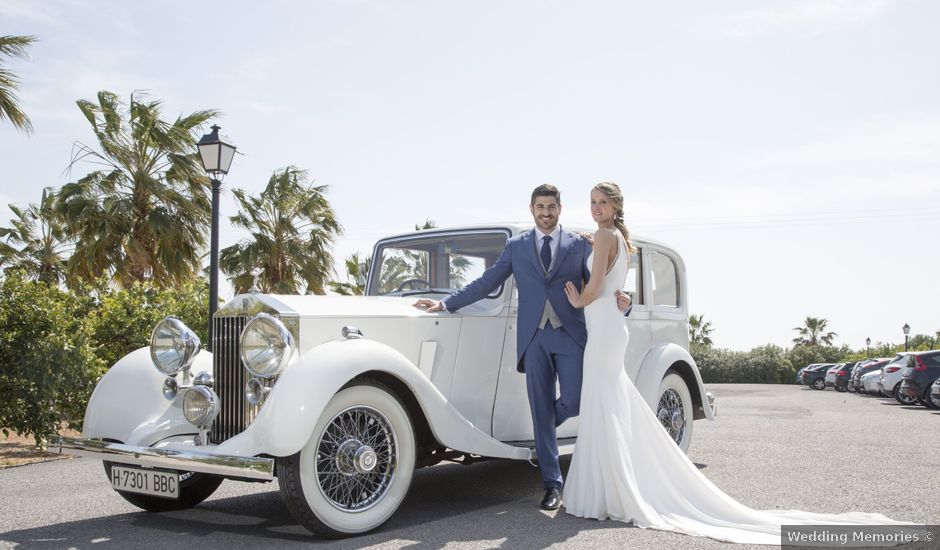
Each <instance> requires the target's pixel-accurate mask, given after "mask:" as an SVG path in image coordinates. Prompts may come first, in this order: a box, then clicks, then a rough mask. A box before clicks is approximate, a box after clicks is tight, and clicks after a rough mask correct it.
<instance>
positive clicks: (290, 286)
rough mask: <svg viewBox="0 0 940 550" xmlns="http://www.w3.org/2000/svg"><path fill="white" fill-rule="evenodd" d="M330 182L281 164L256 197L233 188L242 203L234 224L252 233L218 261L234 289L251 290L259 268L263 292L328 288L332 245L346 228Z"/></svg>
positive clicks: (320, 291) (310, 291) (311, 291)
mask: <svg viewBox="0 0 940 550" xmlns="http://www.w3.org/2000/svg"><path fill="white" fill-rule="evenodd" d="M326 189H327V186H325V185H320V186H314V185H312V184H308V183H307V172H306V171H304V170H301V169H299V168H297V167H295V166H288V167H287V168H284V169H282V170H277V171H275V172H274V174H272V175H271V178H270V179H269V180H268V185H267V186H266V187H265V189H264V191H262V192H261V194H260V195H259V196H257V197H254V196H250V195H248V194H247V193H246V192H245V191H244V190H242V189H236V190H235V191H234V195H235V198H236V199H237V200H238V203H239V205H240V209H239V212H238V214H237V215H235V216H233V217H232V218H230V219H231V221H232V224H233V225H235V226H236V227H241V228H243V229H246V230H248V231H249V232H250V233H251V238H250V239H247V240H243V241H242V242H240V243H237V244H235V245H232V246H229V247H227V248H224V249H222V251H221V252H220V254H219V267H220V268H221V269H222V272H223V273H225V274H226V275H227V276H228V277H229V278H230V279H231V281H232V286H233V287H234V288H235V292H236V293H242V292H247V291H248V289H249V288H251V286H252V284H253V282H254V275H252V273H251V272H252V270H253V269H255V268H258V269H260V270H261V274H260V275H259V277H258V283H259V286H260V289H261V291H262V292H271V293H275V294H304V293H306V294H324V293H325V290H326V284H327V281H328V280H329V278H330V275H331V274H332V271H333V257H332V255H331V254H330V245H331V244H332V243H333V240H334V239H335V237H336V236H337V235H339V234H341V233H342V228H341V226H340V224H339V222H338V221H337V219H336V214H335V212H334V211H333V208H332V207H331V206H330V203H329V201H327V199H326V195H325V192H326Z"/></svg>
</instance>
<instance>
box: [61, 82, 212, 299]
mask: <svg viewBox="0 0 940 550" xmlns="http://www.w3.org/2000/svg"><path fill="white" fill-rule="evenodd" d="M78 107H79V109H80V110H81V112H82V114H83V115H84V116H85V118H86V119H87V120H88V123H89V124H90V125H91V127H92V130H93V132H94V135H95V138H96V141H97V148H94V147H91V146H88V145H85V144H83V143H80V142H79V143H76V146H75V150H74V154H73V157H72V162H71V165H70V169H73V168H75V167H76V166H77V165H78V164H79V163H90V164H93V165H95V166H98V167H99V168H98V169H96V170H93V171H92V172H90V173H88V174H87V175H85V176H83V177H81V178H80V179H78V180H77V181H75V182H72V183H68V184H66V185H65V186H64V187H62V189H61V190H60V192H59V201H58V206H57V210H58V212H59V213H60V214H61V215H62V216H63V218H64V220H65V223H66V225H67V227H68V228H69V230H70V231H71V232H72V233H73V234H74V236H75V238H76V243H75V252H74V253H73V254H72V256H71V258H70V259H69V262H68V272H69V282H70V284H74V283H76V282H79V281H92V280H94V279H97V278H99V277H102V276H108V277H113V279H114V280H115V281H116V282H117V283H118V284H119V285H122V286H129V285H131V284H133V283H134V282H140V281H145V280H152V281H153V282H155V283H156V284H158V285H161V286H167V285H169V284H171V283H180V282H183V281H187V280H190V279H192V278H194V277H195V276H196V275H197V274H198V273H199V272H200V270H201V264H202V251H203V249H204V247H205V244H206V233H207V231H206V230H207V228H208V226H209V221H210V210H211V201H210V197H209V192H210V187H209V180H208V178H207V177H206V175H205V173H204V171H203V169H202V165H201V164H200V161H199V158H198V154H197V152H196V140H197V137H198V136H197V134H198V129H199V128H200V127H201V126H202V125H203V124H204V123H205V122H206V121H208V120H209V119H210V118H211V117H213V116H216V114H217V113H216V112H215V111H211V110H207V111H196V112H194V113H191V114H189V115H186V116H180V117H178V118H177V119H176V120H175V121H174V122H172V123H169V122H165V121H164V120H163V119H162V118H161V112H160V108H161V104H160V102H159V101H147V100H145V99H144V98H143V97H142V96H141V95H140V94H137V95H134V94H132V95H131V97H130V102H129V103H128V104H127V105H124V104H123V103H122V102H121V100H120V99H119V97H118V96H117V95H116V94H113V93H111V92H108V91H101V92H98V97H97V103H95V102H91V101H86V100H79V101H78Z"/></svg>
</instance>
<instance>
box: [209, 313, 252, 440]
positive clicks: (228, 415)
mask: <svg viewBox="0 0 940 550" xmlns="http://www.w3.org/2000/svg"><path fill="white" fill-rule="evenodd" d="M248 319H249V318H248V317H216V318H215V319H213V320H212V375H213V377H214V378H215V392H216V393H217V394H218V395H219V400H220V401H221V405H222V407H221V409H220V411H219V416H218V417H217V418H216V419H215V422H214V423H213V424H212V432H211V433H210V435H209V441H210V442H212V443H221V442H223V441H225V440H226V439H229V438H231V437H234V436H236V435H238V434H240V433H242V432H243V431H245V428H247V427H248V424H250V423H251V421H252V420H254V418H255V416H257V414H258V409H259V407H254V406H251V405H250V404H248V401H247V400H246V399H245V384H247V383H248V379H249V378H250V375H249V374H248V371H246V370H245V368H244V367H243V366H242V362H241V358H240V357H239V353H238V351H239V350H238V339H239V336H240V335H241V333H242V329H243V328H245V324H246V323H247V322H248Z"/></svg>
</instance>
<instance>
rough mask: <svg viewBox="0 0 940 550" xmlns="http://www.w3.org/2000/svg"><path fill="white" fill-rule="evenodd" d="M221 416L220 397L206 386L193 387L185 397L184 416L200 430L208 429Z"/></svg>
mask: <svg viewBox="0 0 940 550" xmlns="http://www.w3.org/2000/svg"><path fill="white" fill-rule="evenodd" d="M218 414H219V397H218V396H217V395H216V394H215V392H213V391H212V390H211V389H209V388H208V387H206V386H193V387H191V388H189V389H188V390H186V394H185V395H184V396H183V416H184V417H185V418H186V421H187V422H189V423H190V424H192V425H193V426H197V427H199V428H206V427H208V426H209V425H210V424H212V421H213V420H215V417H216V415H218Z"/></svg>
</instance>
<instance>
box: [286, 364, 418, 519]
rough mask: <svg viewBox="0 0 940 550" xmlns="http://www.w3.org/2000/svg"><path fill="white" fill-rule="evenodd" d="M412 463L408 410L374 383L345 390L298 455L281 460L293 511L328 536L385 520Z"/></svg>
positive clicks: (398, 500)
mask: <svg viewBox="0 0 940 550" xmlns="http://www.w3.org/2000/svg"><path fill="white" fill-rule="evenodd" d="M414 468H415V433H414V427H413V426H412V423H411V418H410V417H409V415H408V411H407V409H406V408H405V406H404V405H403V404H402V403H401V401H400V400H399V399H398V398H397V397H396V396H395V394H394V393H393V392H392V390H391V389H389V388H388V387H386V386H384V385H383V384H381V383H379V382H375V381H365V382H363V383H361V384H359V385H355V386H350V387H347V388H344V389H342V390H340V391H339V392H338V393H337V394H336V395H334V396H333V398H332V399H331V400H330V402H329V403H328V404H327V406H326V408H324V410H323V412H322V413H321V415H320V419H319V420H318V421H317V425H316V427H315V428H314V430H313V435H312V436H311V437H310V440H309V441H308V442H307V444H306V445H304V447H303V448H302V449H301V450H300V452H298V453H297V454H295V455H293V456H289V457H285V458H279V459H278V461H277V475H278V484H279V485H280V489H281V497H282V498H283V500H284V503H285V504H286V505H287V508H288V509H289V510H290V512H291V514H292V515H293V516H294V518H295V519H296V520H297V521H298V522H299V523H300V524H301V525H303V526H304V527H306V528H307V529H308V530H309V531H311V532H313V533H315V534H317V535H321V536H324V537H328V538H342V537H348V536H351V535H357V534H362V533H367V532H369V531H372V530H373V529H376V528H378V527H379V526H381V525H382V524H383V523H385V522H386V521H387V520H388V518H390V517H391V516H392V514H394V513H395V511H396V510H397V509H398V506H399V505H400V504H401V503H402V501H403V500H404V499H405V495H406V494H407V493H408V488H409V487H410V486H411V478H412V475H413V474H414Z"/></svg>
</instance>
